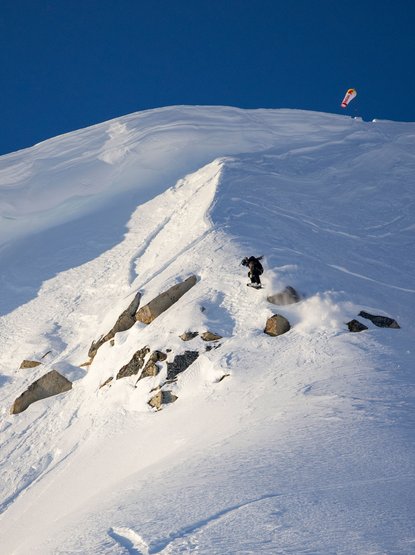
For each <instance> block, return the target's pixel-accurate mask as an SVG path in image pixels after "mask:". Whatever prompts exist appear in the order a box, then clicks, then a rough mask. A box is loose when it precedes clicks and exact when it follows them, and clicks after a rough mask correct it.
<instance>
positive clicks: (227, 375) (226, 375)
mask: <svg viewBox="0 0 415 555" xmlns="http://www.w3.org/2000/svg"><path fill="white" fill-rule="evenodd" d="M229 376H230V374H222V376H221V377H220V378H219V379H218V380H216V383H220V382H221V381H222V380H224V379H225V378H228V377H229Z"/></svg>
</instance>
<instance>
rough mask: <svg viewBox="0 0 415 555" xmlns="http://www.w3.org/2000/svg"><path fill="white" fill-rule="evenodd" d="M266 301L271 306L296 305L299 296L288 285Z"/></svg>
mask: <svg viewBox="0 0 415 555" xmlns="http://www.w3.org/2000/svg"><path fill="white" fill-rule="evenodd" d="M267 301H268V302H270V303H272V304H277V305H281V306H284V305H287V304H294V303H298V302H299V301H300V295H299V294H298V293H297V291H296V290H295V289H294V287H291V286H290V285H288V286H287V287H286V288H285V289H284V290H283V291H280V293H275V295H270V296H269V297H267Z"/></svg>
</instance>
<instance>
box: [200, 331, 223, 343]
mask: <svg viewBox="0 0 415 555" xmlns="http://www.w3.org/2000/svg"><path fill="white" fill-rule="evenodd" d="M200 337H201V338H202V339H203V341H219V339H222V336H221V335H218V334H217V333H213V332H211V331H205V332H203V333H202V334H201V336H200Z"/></svg>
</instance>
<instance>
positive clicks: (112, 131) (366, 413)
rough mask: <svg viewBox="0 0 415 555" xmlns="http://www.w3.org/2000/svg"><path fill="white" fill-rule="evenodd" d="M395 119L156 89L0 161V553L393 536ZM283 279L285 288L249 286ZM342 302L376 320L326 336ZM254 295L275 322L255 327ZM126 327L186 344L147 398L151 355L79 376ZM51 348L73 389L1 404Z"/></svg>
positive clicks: (406, 331) (407, 201)
mask: <svg viewBox="0 0 415 555" xmlns="http://www.w3.org/2000/svg"><path fill="white" fill-rule="evenodd" d="M414 137H415V125H414V124H396V123H393V122H379V121H377V122H370V123H369V122H362V121H359V120H354V119H350V118H346V117H339V116H334V115H329V114H317V113H310V112H302V111H290V110H257V111H243V110H237V109H234V108H223V107H171V108H164V109H161V110H153V111H148V112H143V113H138V114H132V115H129V116H125V117H123V118H119V119H118V120H114V121H112V122H107V123H103V124H100V125H97V126H94V127H91V128H88V129H85V130H80V131H77V132H75V133H71V134H68V135H65V136H62V137H57V138H55V139H51V140H50V141H47V142H45V143H42V144H39V145H36V146H35V147H33V148H32V149H27V150H26V151H21V152H18V153H15V154H11V155H8V156H5V157H2V158H0V202H1V203H0V241H1V246H0V264H1V278H2V287H1V289H0V314H2V316H1V317H0V345H1V357H0V403H1V422H0V433H1V441H2V447H1V458H0V469H1V478H0V492H1V497H0V507H1V511H2V514H1V515H0V537H1V542H0V544H1V549H2V550H3V551H4V553H7V554H9V553H14V554H16V555H29V554H30V555H37V554H38V555H48V554H50V555H52V554H54V555H55V554H57V553H62V554H63V553H65V554H66V553H68V554H69V553H75V552H76V553H83V554H85V555H92V554H97V555H98V554H99V555H105V554H118V553H120V554H121V553H131V554H133V553H134V554H139V553H140V554H142V555H150V554H156V553H160V554H165V555H167V554H171V555H172V554H175V553H192V552H198V553H203V554H206V555H207V554H209V555H215V554H216V555H225V554H228V553H229V554H231V553H258V554H259V553H260V554H263V553H270V554H271V553H272V554H275V553H284V554H285V553H287V554H288V553H295V554H301V553H304V554H306V553H307V554H310V553H315V554H321V555H327V554H328V553H338V554H341V555H346V554H349V553H359V554H360V553H362V554H363V553H373V554H375V553H378V554H381V553H382V554H383V553H399V554H410V553H412V552H413V549H414V541H415V538H414V536H413V529H414V517H413V515H414V508H415V507H414V493H415V491H414V490H415V488H414V467H413V460H414V455H415V452H414V442H413V439H414V431H413V430H414V424H415V422H414V395H413V393H414V389H413V368H414V367H415V364H414V362H415V360H414V354H413V337H414V324H413V313H414V296H415V287H414V282H413V276H414V274H415V256H414V254H415V253H414V231H415V224H414V221H413V214H414V213H415V210H414V198H415V194H414V192H413V182H412V181H413V175H414V170H415V149H414V148H413V147H414ZM247 255H248V256H249V255H264V259H263V263H264V267H265V273H264V275H263V276H262V279H263V282H264V289H262V290H258V291H257V290H254V289H251V288H249V287H246V285H245V284H246V282H247V276H246V268H245V267H243V266H241V265H240V261H241V259H242V258H243V257H244V256H247ZM190 275H195V276H197V283H196V285H195V286H194V287H193V288H192V289H191V290H190V291H188V292H187V293H186V294H185V295H184V296H183V297H182V298H181V299H180V300H179V301H178V302H177V303H176V304H174V305H173V306H172V307H170V308H169V309H168V310H166V311H165V312H163V313H162V314H161V315H159V316H158V317H157V318H156V319H155V320H154V321H153V322H152V323H151V324H149V325H148V326H146V325H144V324H141V323H136V324H135V325H134V326H133V327H132V328H131V329H129V330H127V331H125V332H121V333H117V334H116V335H115V337H114V341H113V344H111V343H110V342H107V343H105V344H104V345H102V347H100V349H99V350H98V352H97V354H96V356H95V358H94V360H93V362H92V364H91V365H90V366H89V368H88V369H86V368H85V367H81V364H82V363H83V362H85V360H86V358H87V352H88V349H89V346H90V344H91V342H92V341H93V340H96V339H97V338H99V337H100V335H102V334H106V333H107V332H108V330H110V329H111V328H112V326H113V325H114V323H115V321H116V320H117V318H118V316H119V314H120V313H121V312H122V311H123V310H125V308H126V307H127V306H128V305H129V303H130V302H131V300H132V299H133V298H134V295H135V294H136V292H137V291H138V290H139V291H141V293H142V299H141V306H144V305H145V304H146V303H148V302H149V301H151V300H152V299H153V298H154V297H156V296H157V295H158V294H159V293H161V292H163V291H166V290H167V289H168V288H169V287H171V286H172V285H174V284H176V283H178V282H180V281H183V280H184V279H186V278H187V277H189V276H190ZM287 285H290V286H293V287H294V288H295V289H296V291H298V292H299V294H300V297H301V300H300V302H298V303H294V304H290V305H286V306H276V305H272V304H270V303H268V302H267V300H266V298H267V296H269V295H272V294H275V293H277V292H279V291H282V290H284V288H285V287H286V286H287ZM362 310H363V311H367V312H368V313H370V314H380V315H386V316H389V317H391V318H393V319H396V321H397V322H398V323H399V325H400V329H388V328H377V327H376V326H374V325H372V323H371V322H370V321H368V320H365V324H366V325H367V326H368V329H367V330H366V331H363V332H360V333H350V332H349V330H348V327H347V322H349V321H350V320H352V319H359V316H358V315H359V312H360V311H362ZM275 313H279V314H281V315H283V316H284V317H285V318H287V320H288V321H289V323H290V325H291V329H290V330H289V331H288V332H287V333H285V334H284V335H282V336H279V337H269V336H267V335H266V334H264V332H263V330H264V326H265V322H266V320H267V318H268V317H269V316H271V315H272V314H275ZM208 330H209V331H211V332H213V333H216V334H218V335H220V336H221V337H222V339H220V340H219V341H217V342H213V343H210V344H207V343H205V342H204V341H203V340H202V338H201V335H202V334H203V332H205V331H208ZM188 331H191V332H198V335H197V334H193V335H194V336H193V338H192V339H191V340H189V341H186V342H184V341H183V340H182V339H180V337H179V336H180V335H182V334H183V333H184V332H188ZM145 346H149V350H150V351H155V350H160V351H161V352H163V353H166V354H168V357H169V358H168V359H167V361H168V362H171V361H172V360H173V359H174V357H175V356H176V355H180V354H182V353H184V352H185V351H192V352H193V353H195V352H198V353H199V356H197V357H196V356H195V357H194V358H195V361H194V362H193V364H191V365H190V366H189V367H188V368H187V369H186V370H185V371H184V372H182V373H180V374H179V375H178V376H177V381H176V382H174V383H170V384H169V387H170V388H171V391H172V393H173V394H174V395H175V396H177V397H178V398H177V401H176V402H175V403H174V404H170V405H166V406H165V407H164V408H163V409H162V410H161V411H160V412H155V411H154V412H153V411H152V410H151V409H150V407H149V405H148V400H149V398H150V397H151V395H154V391H155V390H157V388H158V387H159V386H160V385H162V383H163V380H165V379H166V376H167V368H166V364H165V363H163V364H160V371H159V373H158V374H157V375H156V376H152V377H146V378H144V379H141V380H137V378H138V376H135V375H134V376H131V377H129V378H123V379H119V380H115V379H113V380H112V382H110V385H106V386H104V387H101V385H102V384H104V383H106V382H107V381H108V379H109V378H111V377H112V378H115V377H116V375H117V373H118V371H119V370H120V368H122V367H123V366H124V365H125V364H127V363H128V362H129V361H130V360H131V358H132V357H133V355H134V354H135V353H136V352H137V350H139V349H142V348H144V347H145ZM207 346H208V347H209V350H207V349H206V347H207ZM48 351H51V352H50V354H49V355H48V356H46V357H44V358H42V357H43V355H44V354H45V353H46V352H48ZM25 358H27V359H31V360H41V361H42V364H41V365H40V366H37V367H36V368H32V369H18V368H19V365H20V362H21V361H22V360H23V359H25ZM52 368H53V369H56V370H57V371H58V372H60V373H61V374H63V375H65V376H66V377H68V378H69V379H70V380H71V381H72V382H73V389H72V390H71V391H70V392H68V393H67V394H64V395H62V396H59V397H56V398H49V399H46V400H43V401H38V402H36V403H34V404H33V405H31V406H30V407H29V408H28V409H27V410H26V411H25V412H23V413H21V414H19V415H13V416H12V415H10V414H9V409H10V406H11V404H12V402H13V400H14V399H15V398H16V397H17V396H18V395H20V393H21V392H22V391H24V390H25V389H26V388H27V387H28V385H30V383H32V382H33V381H34V380H36V379H38V378H39V377H40V376H42V375H43V374H45V373H47V372H48V371H50V370H51V369H52ZM108 383H109V382H108ZM151 391H153V393H151Z"/></svg>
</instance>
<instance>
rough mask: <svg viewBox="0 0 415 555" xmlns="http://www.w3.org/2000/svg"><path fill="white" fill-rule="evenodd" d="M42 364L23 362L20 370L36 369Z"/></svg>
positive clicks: (29, 361) (35, 361)
mask: <svg viewBox="0 0 415 555" xmlns="http://www.w3.org/2000/svg"><path fill="white" fill-rule="evenodd" d="M41 364H42V363H41V362H38V361H37V360H23V361H22V363H21V365H20V369H25V368H36V366H40V365H41Z"/></svg>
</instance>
